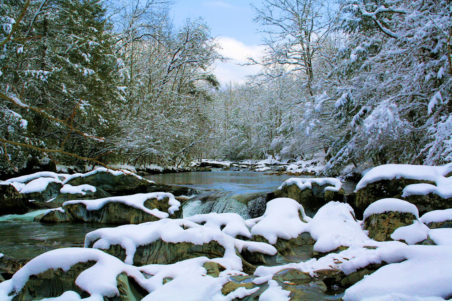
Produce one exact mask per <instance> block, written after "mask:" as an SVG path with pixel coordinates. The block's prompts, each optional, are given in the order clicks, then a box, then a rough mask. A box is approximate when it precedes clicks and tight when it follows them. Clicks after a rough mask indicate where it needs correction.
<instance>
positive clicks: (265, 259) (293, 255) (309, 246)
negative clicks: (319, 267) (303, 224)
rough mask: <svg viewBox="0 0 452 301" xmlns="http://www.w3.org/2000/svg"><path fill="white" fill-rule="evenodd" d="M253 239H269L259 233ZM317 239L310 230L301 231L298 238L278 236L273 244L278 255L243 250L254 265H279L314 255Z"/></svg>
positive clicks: (246, 258) (243, 255)
mask: <svg viewBox="0 0 452 301" xmlns="http://www.w3.org/2000/svg"><path fill="white" fill-rule="evenodd" d="M252 241H257V242H265V243H268V241H267V240H266V239H265V238H264V237H262V236H259V235H256V236H253V238H252ZM314 244H315V240H314V239H312V237H311V235H310V234H309V233H308V232H304V233H301V234H300V235H299V236H298V237H297V238H293V239H290V240H286V239H282V238H278V240H277V242H276V244H274V245H273V246H274V247H275V248H276V249H277V250H278V253H277V254H276V255H273V256H270V255H265V254H261V253H256V252H248V251H247V250H243V251H242V252H241V255H242V257H243V258H244V259H245V260H246V261H248V262H249V263H251V264H253V265H262V264H264V265H279V264H285V263H289V262H294V261H305V260H308V259H310V258H312V257H313V246H314Z"/></svg>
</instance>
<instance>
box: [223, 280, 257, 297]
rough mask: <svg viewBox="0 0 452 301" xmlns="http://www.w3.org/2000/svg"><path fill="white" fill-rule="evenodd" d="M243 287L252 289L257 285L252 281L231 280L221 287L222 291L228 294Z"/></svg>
mask: <svg viewBox="0 0 452 301" xmlns="http://www.w3.org/2000/svg"><path fill="white" fill-rule="evenodd" d="M241 287H244V288H246V289H252V288H254V287H255V285H254V284H253V283H251V282H247V283H238V282H234V281H229V282H226V283H225V284H224V285H223V287H222V289H221V293H222V294H223V295H225V296H226V295H228V294H230V293H232V292H233V291H235V290H236V289H238V288H241Z"/></svg>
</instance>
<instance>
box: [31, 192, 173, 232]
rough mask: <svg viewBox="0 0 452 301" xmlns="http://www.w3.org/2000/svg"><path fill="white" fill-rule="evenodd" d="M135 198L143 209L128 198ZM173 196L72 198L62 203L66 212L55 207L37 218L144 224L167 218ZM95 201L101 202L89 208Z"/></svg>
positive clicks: (153, 194)
mask: <svg viewBox="0 0 452 301" xmlns="http://www.w3.org/2000/svg"><path fill="white" fill-rule="evenodd" d="M134 197H137V198H140V199H141V200H138V203H140V202H141V201H142V203H143V207H144V208H141V207H140V206H138V205H139V204H138V205H136V206H132V205H131V204H128V203H127V200H128V199H134ZM170 198H173V199H174V196H173V195H171V194H166V193H165V194H163V193H157V194H155V193H150V194H139V195H132V196H124V197H111V199H108V198H106V199H99V200H86V201H73V202H67V203H65V204H64V205H63V211H64V212H62V211H61V210H53V211H50V212H49V213H47V214H46V215H44V216H40V217H38V218H37V219H36V220H38V221H40V222H43V223H63V222H75V223H101V224H114V225H124V224H141V223H145V222H153V221H157V220H159V219H160V218H162V217H167V216H168V214H167V212H168V211H170ZM174 201H175V199H174ZM94 202H98V203H99V205H98V206H95V207H96V208H94V209H93V208H89V209H88V205H89V204H90V203H94ZM151 210H158V212H159V214H160V215H162V216H159V215H157V213H154V214H151ZM152 212H153V211H152ZM172 216H173V217H178V216H179V211H176V212H175V213H174V214H172Z"/></svg>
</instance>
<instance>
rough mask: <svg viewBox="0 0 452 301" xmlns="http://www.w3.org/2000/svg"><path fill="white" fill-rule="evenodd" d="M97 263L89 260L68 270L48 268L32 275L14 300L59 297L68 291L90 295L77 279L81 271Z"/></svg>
mask: <svg viewBox="0 0 452 301" xmlns="http://www.w3.org/2000/svg"><path fill="white" fill-rule="evenodd" d="M95 263H96V262H95V261H88V262H83V263H78V264H75V265H73V266H72V267H71V268H70V269H69V270H68V271H64V270H63V269H55V270H54V269H48V270H47V271H45V272H43V273H40V274H38V275H31V276H30V278H29V279H28V281H27V282H26V284H25V285H24V287H23V288H22V289H21V290H20V291H19V292H18V294H17V295H16V296H15V297H14V298H13V300H14V301H16V300H17V301H25V300H39V299H42V298H49V297H58V296H60V295H62V294H63V293H64V292H66V291H74V292H77V293H78V294H79V295H80V296H81V297H88V296H89V295H88V294H87V293H86V292H84V291H82V290H81V289H80V288H79V287H78V286H77V285H76V284H75V279H76V278H77V277H78V275H79V274H80V273H81V272H83V271H84V270H86V269H88V268H90V267H92V266H93V265H94V264H95Z"/></svg>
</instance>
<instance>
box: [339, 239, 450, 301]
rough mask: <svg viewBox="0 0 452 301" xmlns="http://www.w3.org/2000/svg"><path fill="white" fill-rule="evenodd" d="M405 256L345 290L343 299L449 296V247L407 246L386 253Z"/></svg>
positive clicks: (351, 300)
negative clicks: (398, 295) (391, 295)
mask: <svg viewBox="0 0 452 301" xmlns="http://www.w3.org/2000/svg"><path fill="white" fill-rule="evenodd" d="M394 252H398V254H397V256H402V257H404V258H406V260H405V261H403V262H400V263H393V264H389V265H386V266H384V267H382V268H380V269H378V270H377V271H376V272H374V273H373V274H371V275H368V276H367V277H365V278H364V279H362V280H361V281H359V282H358V283H356V284H355V285H353V286H351V287H350V288H348V289H347V290H346V291H345V295H344V300H348V301H353V300H363V299H364V298H369V297H374V296H382V295H383V296H384V295H388V294H404V295H408V296H416V297H431V296H438V297H443V298H445V297H448V296H450V295H451V294H452V286H451V285H450V283H452V272H451V271H452V247H446V246H407V247H402V248H398V249H394V250H392V253H391V252H388V254H387V256H388V257H390V256H393V255H395V254H394Z"/></svg>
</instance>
